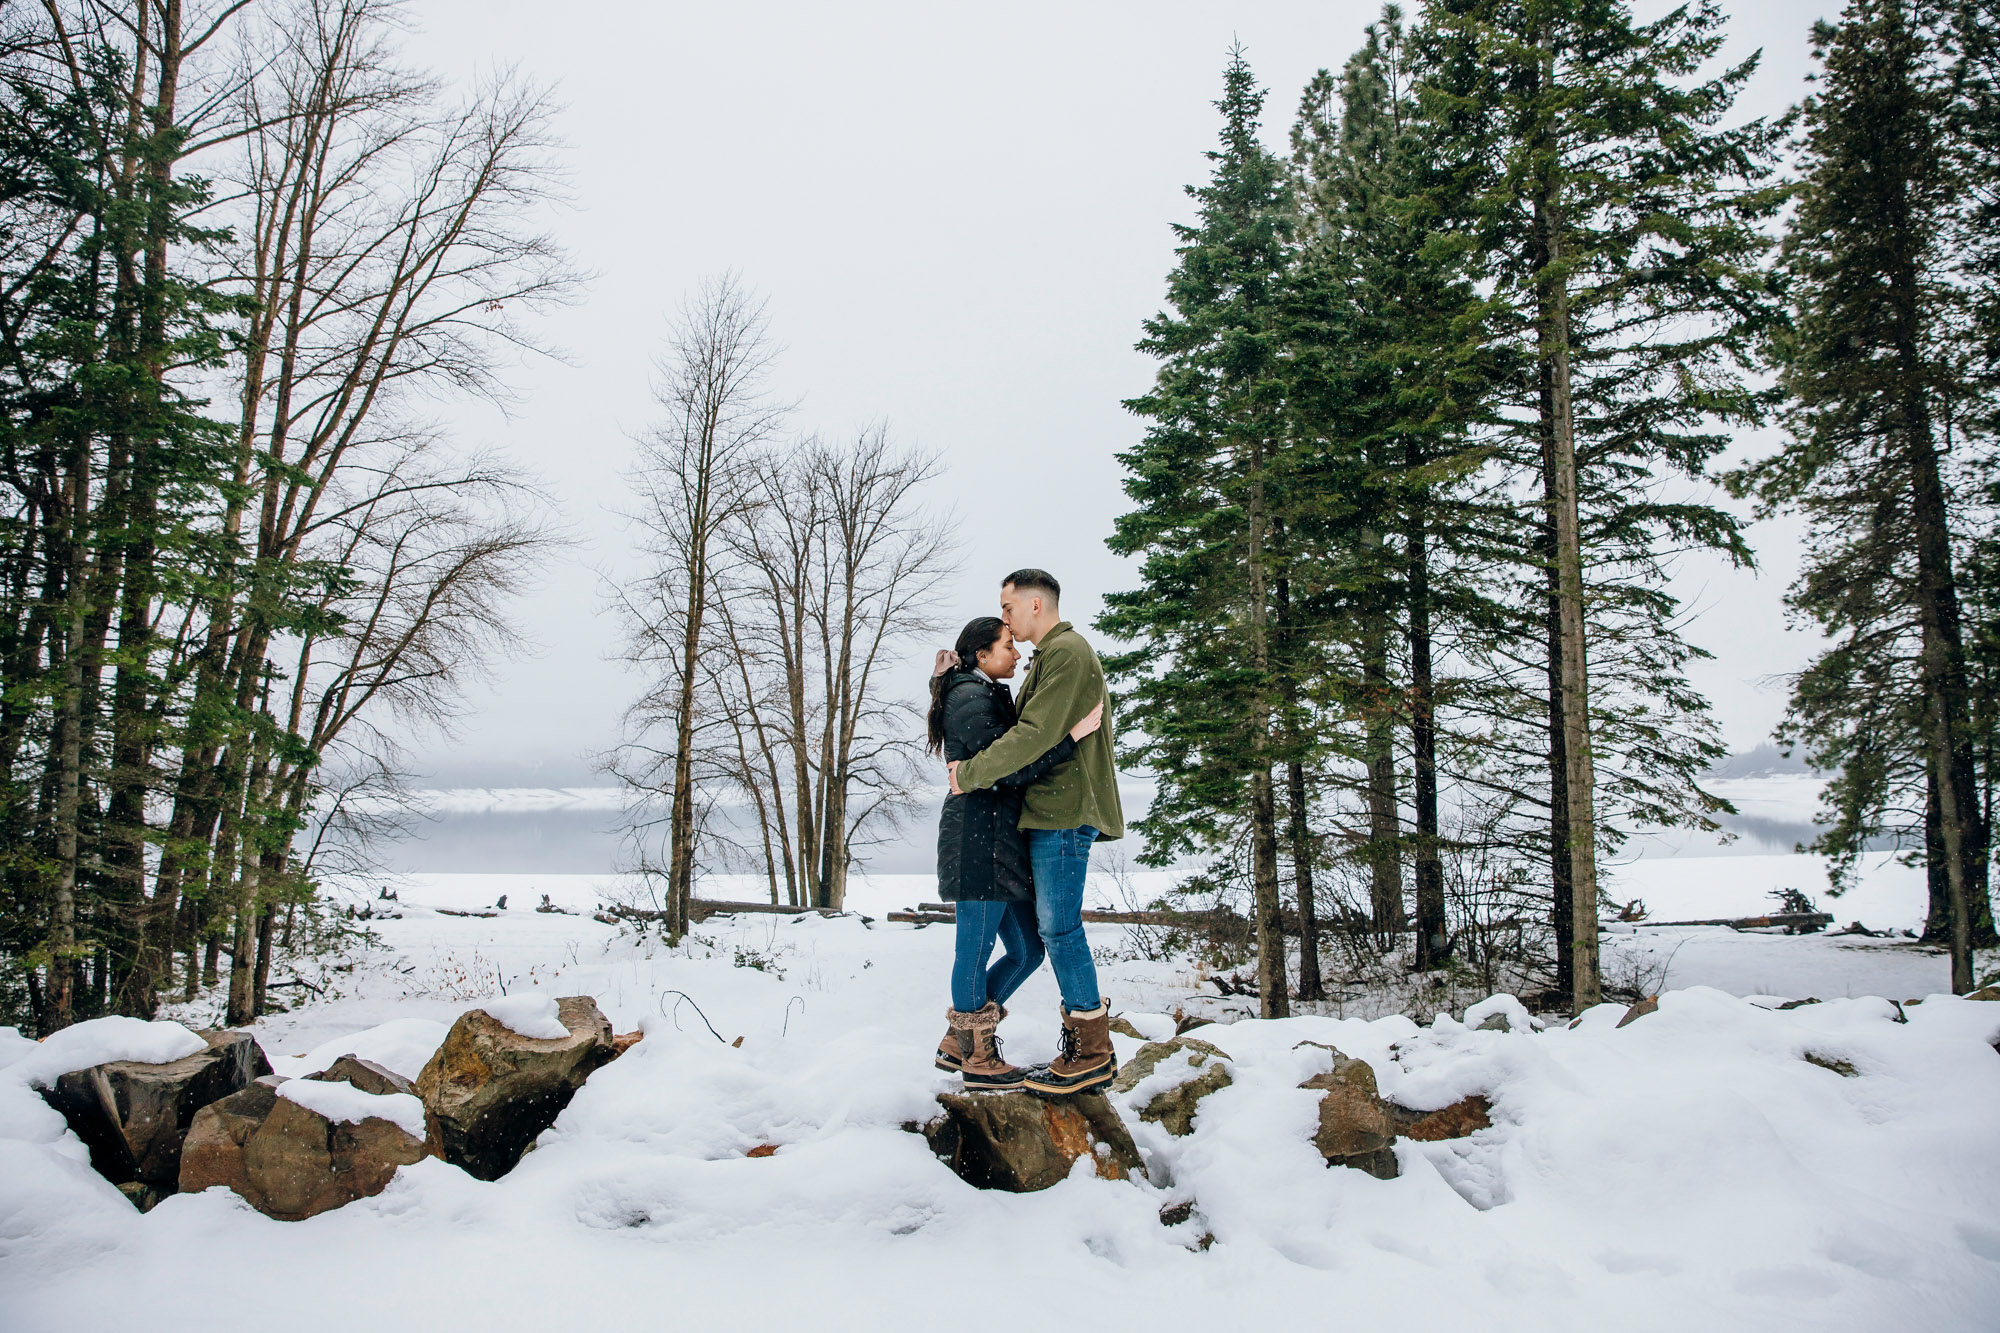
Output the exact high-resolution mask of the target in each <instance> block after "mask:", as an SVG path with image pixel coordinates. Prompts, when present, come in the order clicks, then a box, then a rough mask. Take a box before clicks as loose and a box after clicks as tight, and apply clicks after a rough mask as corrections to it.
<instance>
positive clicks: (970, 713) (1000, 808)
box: [938, 667, 1076, 903]
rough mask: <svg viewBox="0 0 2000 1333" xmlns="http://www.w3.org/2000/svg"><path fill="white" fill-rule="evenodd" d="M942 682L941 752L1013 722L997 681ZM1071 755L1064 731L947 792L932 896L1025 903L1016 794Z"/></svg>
mask: <svg viewBox="0 0 2000 1333" xmlns="http://www.w3.org/2000/svg"><path fill="white" fill-rule="evenodd" d="M951 674H952V678H951V679H950V680H949V681H947V682H945V687H944V689H945V697H944V757H945V758H946V759H953V760H959V761H964V760H967V759H970V758H972V756H974V755H976V754H978V753H979V752H980V751H981V750H983V749H985V748H986V747H987V746H989V745H991V744H993V742H994V741H997V740H999V739H1000V737H1001V736H1002V735H1004V734H1005V733H1006V731H1007V729H1008V728H1009V727H1011V726H1013V725H1014V721H1015V716H1016V715H1015V712H1014V695H1013V693H1012V692H1011V691H1009V690H1008V688H1007V687H1006V686H1005V685H1002V684H1001V683H1000V682H999V681H988V680H986V679H984V678H983V677H981V676H978V675H975V674H974V673H972V672H970V671H967V670H965V669H964V668H963V667H961V668H958V669H956V670H954V671H953V672H952V673H951ZM1075 754H1076V742H1075V741H1073V740H1071V739H1070V738H1069V737H1067V736H1065V737H1063V738H1062V739H1061V740H1060V741H1058V742H1056V746H1055V748H1054V749H1052V750H1050V751H1049V752H1048V753H1047V754H1044V755H1043V756H1042V757H1041V758H1040V759H1037V760H1036V761H1035V762H1034V763H1032V764H1029V765H1028V766H1027V767H1026V768H1024V769H1022V770H1021V771H1020V772H1018V773H1011V774H1009V775H1008V776H1006V777H1004V778H1002V779H1000V781H998V782H996V783H995V784H993V785H992V786H991V787H985V788H982V789H980V790H979V791H970V792H965V793H963V794H961V795H957V796H947V797H946V798H945V802H944V816H943V818H941V819H940V820H939V821H938V897H940V898H942V899H943V900H944V901H946V902H948V903H956V902H1026V901H1028V900H1029V899H1031V898H1033V897H1034V896H1035V878H1034V874H1033V872H1032V871H1030V869H1029V868H1028V838H1027V835H1026V834H1024V833H1022V832H1021V828H1020V823H1021V792H1022V789H1023V788H1025V787H1027V786H1028V785H1029V784H1030V783H1032V782H1034V781H1036V780H1037V779H1038V778H1040V777H1042V775H1044V774H1045V773H1047V772H1048V771H1049V770H1050V769H1052V768H1054V767H1055V766H1056V765H1057V764H1060V763H1063V762H1064V761H1066V760H1068V759H1069V758H1071V757H1072V756H1073V755H1075Z"/></svg>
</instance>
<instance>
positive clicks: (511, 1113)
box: [417, 995, 617, 1180]
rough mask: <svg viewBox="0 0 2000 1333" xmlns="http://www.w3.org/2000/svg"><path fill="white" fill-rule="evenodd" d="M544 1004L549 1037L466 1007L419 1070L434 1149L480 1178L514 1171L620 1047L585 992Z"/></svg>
mask: <svg viewBox="0 0 2000 1333" xmlns="http://www.w3.org/2000/svg"><path fill="white" fill-rule="evenodd" d="M523 998H526V997H523ZM549 1003H550V1005H551V1007H553V1008H555V1009H556V1010H557V1014H556V1018H555V1020H554V1022H555V1026H556V1027H557V1028H559V1029H560V1033H559V1035H557V1036H554V1037H536V1036H528V1035H524V1034H522V1033H521V1032H519V1031H517V1030H516V1029H515V1028H513V1027H512V1026H510V1025H509V1024H508V1023H507V1022H504V1021H502V1020H501V1019H500V1018H497V1017H495V1016H494V1015H493V1013H492V1012H491V1009H490V1008H479V1009H470V1010H467V1011H466V1012H465V1013H464V1014H462V1015H460V1016H459V1019H458V1021H457V1022H456V1023H454V1024H452V1026H451V1031H450V1033H449V1034H448V1035H447V1036H446V1037H445V1039H444V1044H443V1045H442V1046H440V1047H439V1048H438V1050H437V1054H435V1055H433V1056H432V1057H431V1058H430V1062H429V1063H428V1064H426V1065H425V1066H424V1068H423V1072H422V1073H420V1074H419V1075H418V1076H417V1093H418V1095H419V1096H421V1097H422V1098H423V1103H424V1109H425V1111H426V1112H428V1113H429V1119H430V1135H429V1141H430V1144H431V1147H432V1149H433V1150H434V1151H435V1152H436V1153H437V1155H438V1156H440V1157H443V1158H444V1159H445V1160H446V1161H447V1162H450V1163H452V1164H454V1165H456V1166H462V1167H464V1168H465V1169H466V1170H467V1171H469V1172H471V1173H472V1174H473V1175H475V1176H477V1177H479V1178H480V1179H481V1180H498V1179H499V1178H500V1177H501V1176H504V1175H506V1174H507V1172H509V1171H511V1170H513V1168H514V1164H515V1163H516V1162H518V1161H520V1160H521V1154H523V1153H525V1152H526V1151H527V1150H528V1148H529V1147H530V1145H532V1144H533V1143H534V1141H535V1138H536V1136H537V1135H539V1134H540V1133H541V1132H542V1131H543V1130H545V1129H547V1128H548V1127H549V1126H550V1125H552V1124H554V1123H555V1119H556V1117H557V1116H558V1115H560V1114H562V1109H563V1108H564V1107H565V1106H567V1105H569V1101H570V1098H572V1097H574V1096H575V1095H576V1091H577V1089H578V1088H581V1087H582V1086H583V1081H584V1080H585V1079H587V1078H589V1077H590V1075H591V1072H592V1071H593V1070H595V1069H597V1068H598V1067H599V1066H601V1065H603V1064H605V1063H606V1062H608V1061H610V1060H611V1059H613V1058H614V1057H615V1056H616V1054H617V1051H616V1050H615V1049H614V1047H613V1046H612V1031H611V1023H610V1021H609V1020H608V1019H606V1018H605V1017H604V1015H603V1013H602V1012H601V1011H599V1009H598V1007H597V1004H596V1002H595V1001H594V1000H592V999H591V998H590V997H589V996H587V995H573V996H569V997H567V998H565V999H563V1000H561V1001H550V1002H549ZM508 1012H510V1014H512V1015H513V1017H515V1018H517V1019H519V1020H520V1021H528V1017H529V1016H526V1015H523V1014H521V1013H516V1012H514V1011H513V1010H511V1009H510V1010H509V1011H508ZM543 1030H546V1029H543Z"/></svg>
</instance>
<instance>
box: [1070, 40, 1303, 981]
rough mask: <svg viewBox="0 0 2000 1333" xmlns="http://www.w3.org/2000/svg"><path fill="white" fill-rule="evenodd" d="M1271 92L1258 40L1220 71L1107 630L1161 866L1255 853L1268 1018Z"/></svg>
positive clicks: (1273, 922)
mask: <svg viewBox="0 0 2000 1333" xmlns="http://www.w3.org/2000/svg"><path fill="white" fill-rule="evenodd" d="M1263 101H1264V94H1263V92H1262V90H1261V89H1259V88H1258V87H1257V85H1256V81H1255V79H1254V78H1253V76H1252V74H1251V72H1250V67H1249V65H1248V64H1247V63H1246V62H1245V60H1244V58H1243V52H1242V50H1241V48H1240V47H1239V48H1235V49H1232V50H1231V52H1230V55H1229V63H1228V66H1227V68H1226V69H1225V71H1224V76H1223V94H1222V97H1221V99H1220V100H1219V101H1218V102H1217V103H1216V107H1217V110H1219V111H1220V112H1221V113H1222V119H1223V126H1222V136H1221V144H1220V146H1219V147H1217V148H1216V149H1214V150H1212V151H1211V152H1210V153H1209V155H1208V156H1209V159H1210V161H1211V162H1213V163H1214V168H1213V171H1212V173H1211V175H1210V178H1209V180H1208V182H1207V183H1206V184H1204V185H1201V186H1198V187H1190V190H1189V193H1190V194H1191V195H1192V196H1193V198H1194V199H1195V200H1196V201H1197V205H1198V209H1197V212H1198V217H1197V221H1196V222H1195V223H1194V224H1193V225H1184V226H1177V227H1176V228H1175V231H1176V234H1177V235H1178V236H1179V238H1180V242H1181V244H1180V246H1179V248H1178V254H1179V256H1180V258H1179V262H1178V263H1177V264H1176V266H1175V267H1174V270H1173V272H1172V273H1171V274H1170V275H1169V278H1168V304H1169V306H1170V309H1169V310H1168V311H1166V312H1163V313H1161V314H1159V315H1157V316H1155V317H1154V318H1152V319H1150V320H1148V321H1147V323H1146V326H1145V330H1146V336H1145V338H1144V340H1143V341H1142V342H1141V343H1140V344H1139V346H1140V347H1141V349H1142V350H1144V351H1146V352H1148V353H1150V354H1151V355H1152V356H1154V357H1156V358H1157V359H1158V360H1159V361H1160V363H1161V364H1160V369H1159V372H1158V376H1157V379H1156V381H1155V384H1154V387H1153V389H1152V391H1151V392H1150V393H1147V394H1145V395H1143V396H1141V397H1139V398H1135V399H1133V400H1131V401H1130V402H1129V403H1127V404H1126V406H1127V407H1128V408H1129V409H1130V410H1131V411H1133V412H1134V413H1136V414H1138V415H1139V416H1140V417H1142V418H1144V419H1145V420H1146V422H1147V430H1146V435H1145V438H1144V439H1143V440H1142V441H1141V442H1140V443H1139V444H1138V445H1137V446H1136V447H1134V448H1133V449H1132V450H1130V451H1129V452H1127V453H1124V454H1121V455H1120V461H1121V462H1123V463H1124V465H1125V468H1126V471H1127V474H1128V475H1127V478H1126V481H1125V491H1126V494H1127V495H1129V496H1130V497H1131V498H1132V500H1133V502H1134V507H1133V509H1132V510H1131V511H1130V512H1128V513H1126V514H1124V515H1122V516H1121V517H1120V518H1119V519H1118V522H1117V525H1116V528H1115V529H1114V533H1113V536H1112V538H1111V539H1110V545H1111V548H1112V549H1113V550H1114V551H1117V552H1119V553H1120V554H1123V555H1137V556H1140V557H1142V560H1143V563H1142V565H1141V571H1140V580H1141V586H1140V587H1139V588H1138V589H1136V590H1133V591H1130V592H1124V593H1117V594H1114V595H1112V596H1111V597H1109V598H1107V599H1106V603H1107V609H1106V610H1105V612H1104V614H1103V615H1102V616H1101V617H1100V618H1099V620H1098V626H1099V628H1101V629H1103V630H1104V631H1105V632H1106V633H1108V634H1110V635H1113V636H1115V637H1117V638H1119V639H1122V640H1125V641H1127V642H1128V643H1131V644H1133V645H1134V647H1132V648H1131V649H1130V650H1128V651H1126V652H1124V653H1121V654H1118V655H1116V656H1114V657H1112V658H1111V659H1110V660H1108V661H1107V663H1106V669H1107V672H1108V673H1109V674H1110V675H1111V676H1112V678H1113V679H1114V680H1117V681H1119V682H1121V683H1122V685H1123V691H1122V700H1123V702H1122V705H1121V713H1122V715H1123V716H1125V717H1127V718H1129V719H1131V721H1132V723H1133V724H1134V725H1135V726H1136V727H1137V728H1138V729H1139V730H1138V739H1137V740H1136V741H1135V742H1134V743H1132V744H1131V745H1130V747H1129V748H1128V750H1127V758H1128V760H1131V761H1136V762H1138V763H1141V764H1143V765H1145V766H1146V767H1147V768H1148V769H1149V770H1150V771H1151V772H1152V773H1153V774H1154V776H1155V777H1156V778H1157V779H1158V782H1159V790H1158V795H1157V796H1156V797H1155V799H1154V802H1153V805H1152V808H1151V810H1150V811H1149V812H1148V814H1147V816H1146V818H1145V819H1144V820H1143V821H1141V822H1140V824H1139V825H1138V827H1139V829H1140V831H1141V832H1142V833H1143V834H1144V836H1145V838H1146V843H1147V857H1148V859H1149V860H1151V861H1153V862H1157V863H1165V862H1168V861H1171V860H1172V859H1173V858H1174V857H1176V856H1177V855H1179V854H1180V853H1182V852H1185V851H1190V850H1196V849H1199V850H1204V851H1219V850H1227V849H1228V848H1229V847H1230V846H1231V845H1232V844H1233V843H1235V842H1236V841H1237V839H1239V838H1241V839H1244V840H1246V841H1247V844H1248V847H1247V850H1248V861H1249V865H1250V878H1251V883H1252V890H1253V900H1254V918H1255V926H1256V938H1257V977H1258V993H1259V997H1260V1009H1261V1012H1262V1014H1263V1016H1264V1017H1267V1018H1276V1017H1282V1016H1284V1015H1285V1014H1287V1013H1288V1012H1289V1011H1290V996H1289V989H1288V986H1287V980H1286V975H1285V949H1284V932H1283V919H1282V910H1281V907H1282V905H1281V901H1280V887H1279V876H1278V856H1279V849H1278V838H1279V832H1278V815H1277V788H1276V777H1275V773H1276V770H1277V768H1278V767H1279V766H1280V765H1281V764H1282V763H1283V762H1284V759H1285V754H1284V747H1285V740H1284V738H1285V726H1284V721H1285V711H1286V710H1285V700H1284V697H1283V691H1282V689H1281V679H1280V677H1281V671H1280V668H1279V664H1278V661H1277V658H1278V651H1277V649H1278V646H1279V645H1278V632H1277V620H1278V610H1277V591H1278V588H1279V586H1280V584H1281V583H1283V582H1286V581H1287V580H1288V571H1287V569H1286V567H1285V560H1286V558H1287V555H1288V549H1289V548H1288V546H1287V542H1286V540H1285V538H1284V536H1283V535H1282V534H1283V533H1284V532H1285V531H1286V530H1287V528H1288V526H1290V527H1295V526H1296V525H1288V523H1287V519H1288V517H1289V512H1288V506H1289V504H1290V502H1291V498H1292V493H1291V490H1290V488H1289V486H1288V477H1289V475H1290V473H1291V471H1292V469H1293V464H1294V462H1295V459H1294V458H1293V456H1292V447H1291V435H1290V432H1289V431H1288V429H1287V413H1286V394H1285V377H1284V376H1283V375H1282V374H1281V373H1280V363H1281V357H1282V351H1283V347H1284V341H1285V338H1286V334H1287V315H1286V311H1287V275H1288V272H1289V269H1290V264H1291V255H1290V250H1291V233H1292V221H1291V218H1292V210H1291V204H1290V201H1289V198H1288V190H1287V182H1286V177H1285V173H1284V170H1283V166H1282V164H1281V163H1280V162H1279V161H1278V159H1277V158H1276V157H1275V156H1274V155H1273V154H1272V153H1271V152H1270V151H1269V150H1267V149H1266V148H1265V147H1264V145H1263V144H1262V143H1261V141H1260V140H1259V138H1258V121H1259V117H1260V115H1261V114H1262V109H1263Z"/></svg>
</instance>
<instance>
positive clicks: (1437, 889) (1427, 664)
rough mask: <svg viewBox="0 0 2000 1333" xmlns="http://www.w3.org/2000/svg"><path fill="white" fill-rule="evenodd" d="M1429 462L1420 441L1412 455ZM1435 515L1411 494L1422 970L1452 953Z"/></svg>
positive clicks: (1413, 743)
mask: <svg viewBox="0 0 2000 1333" xmlns="http://www.w3.org/2000/svg"><path fill="white" fill-rule="evenodd" d="M1406 462H1407V464H1408V466H1409V467H1410V468H1411V469H1412V470H1414V469H1416V468H1418V467H1421V466H1422V465H1423V458H1422V456H1421V454H1420V453H1419V452H1418V449H1417V446H1416V445H1415V443H1412V444H1411V445H1410V448H1409V453H1408V456H1407V458H1406ZM1428 522H1429V519H1428V516H1427V515H1426V514H1425V512H1424V503H1423V495H1422V492H1421V491H1419V492H1418V493H1417V494H1416V495H1414V496H1413V497H1412V498H1411V503H1410V516H1409V528H1408V531H1407V533H1406V534H1405V539H1406V542H1407V547H1406V557H1407V560H1408V565H1409V569H1408V575H1407V577H1408V585H1407V586H1408V590H1409V599H1410V770H1411V779H1412V784H1413V791H1412V795H1413V797H1414V798H1415V799H1414V802H1413V804H1414V805H1415V813H1416V824H1417V829H1416V847H1415V851H1416V857H1415V870H1416V890H1417V958H1416V965H1417V970H1418V971H1420V972H1428V971H1431V970H1432V969H1434V968H1439V967H1443V966H1444V964H1445V960H1446V959H1447V958H1449V957H1450V956H1451V926H1450V923H1449V922H1448V921H1447V920H1446V919H1445V910H1444V864H1443V862H1442V861H1440V860H1439V857H1438V796H1437V704H1436V682H1435V681H1434V680H1433V679H1432V673H1431V591H1430V548H1429V532H1428V531H1427V525H1428Z"/></svg>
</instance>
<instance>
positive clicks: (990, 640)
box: [930, 616, 1002, 754]
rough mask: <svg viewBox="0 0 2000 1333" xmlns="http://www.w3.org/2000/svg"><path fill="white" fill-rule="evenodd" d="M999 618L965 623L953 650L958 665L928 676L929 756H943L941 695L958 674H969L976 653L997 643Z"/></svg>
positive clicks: (985, 617) (980, 618)
mask: <svg viewBox="0 0 2000 1333" xmlns="http://www.w3.org/2000/svg"><path fill="white" fill-rule="evenodd" d="M1001 628H1002V627H1001V624H1000V617H998V616H980V617H979V618H978V619H976V620H968V621H966V622H965V628H964V629H962V630H960V631H959V632H958V642H957V644H955V645H954V646H953V648H952V651H953V652H956V653H957V654H958V666H957V667H956V668H954V669H953V670H950V671H940V672H938V673H937V674H936V675H935V676H932V677H931V718H930V722H931V747H930V748H931V753H932V754H943V753H944V696H945V695H946V694H947V693H949V692H950V690H951V682H952V681H953V680H954V679H956V678H957V676H958V673H959V672H960V671H970V670H972V668H973V666H974V665H975V664H976V663H975V661H974V659H976V658H977V657H978V656H979V654H981V653H983V652H985V651H986V650H987V649H988V648H991V647H992V646H993V645H994V644H995V643H997V642H999V640H1000V630H1001Z"/></svg>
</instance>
